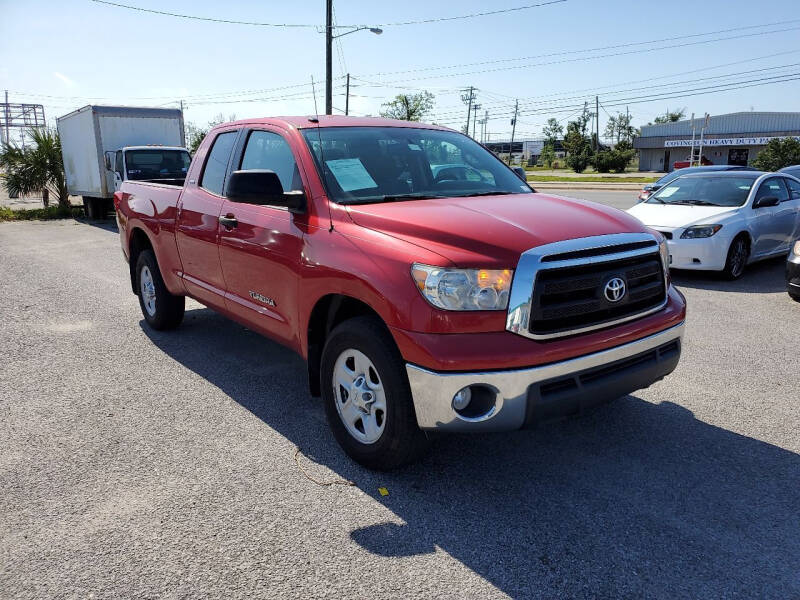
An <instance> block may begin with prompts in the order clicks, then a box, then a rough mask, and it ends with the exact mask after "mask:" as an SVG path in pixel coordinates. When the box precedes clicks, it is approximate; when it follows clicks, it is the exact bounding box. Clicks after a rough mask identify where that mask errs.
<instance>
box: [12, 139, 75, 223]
mask: <svg viewBox="0 0 800 600" xmlns="http://www.w3.org/2000/svg"><path fill="white" fill-rule="evenodd" d="M30 135H31V139H32V140H33V145H32V146H27V147H24V148H20V147H19V146H17V145H16V144H3V147H2V150H0V168H2V169H3V170H4V171H5V176H4V177H3V179H4V181H3V184H4V185H5V188H6V191H7V192H8V194H9V196H25V195H27V194H35V193H39V192H41V194H42V202H43V203H44V206H45V208H46V207H47V206H48V205H49V204H50V194H51V193H52V194H53V195H55V196H56V197H57V198H58V205H59V206H60V207H62V208H67V207H69V205H70V203H69V191H67V180H66V177H65V175H64V163H63V162H62V161H61V140H60V139H59V137H58V132H56V131H54V130H52V129H45V128H41V129H31V131H30Z"/></svg>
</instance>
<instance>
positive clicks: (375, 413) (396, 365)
mask: <svg viewBox="0 0 800 600" xmlns="http://www.w3.org/2000/svg"><path fill="white" fill-rule="evenodd" d="M320 377H321V382H320V383H321V389H322V396H323V400H324V402H325V413H326V415H327V417H328V423H329V425H330V427H331V429H332V431H333V434H334V436H335V437H336V440H337V441H338V442H339V445H341V447H342V448H343V449H344V451H345V452H346V453H347V454H348V455H349V456H350V457H351V458H352V459H353V460H355V461H356V462H358V463H360V464H361V465H363V466H365V467H367V468H368V469H375V470H379V471H387V470H390V469H395V468H397V467H400V466H403V465H406V464H409V463H411V462H414V461H415V460H417V459H418V458H420V457H421V456H422V455H423V454H424V453H425V451H426V450H427V447H428V440H427V438H426V437H425V434H424V433H423V432H422V431H421V430H420V429H419V427H418V426H417V419H416V415H415V413H414V405H413V402H412V399H411V390H410V388H409V385H408V378H407V376H406V373H405V368H404V364H403V360H402V358H401V356H400V353H399V351H398V350H397V348H396V346H395V345H394V340H393V339H392V338H391V336H390V335H389V333H388V332H387V331H386V328H385V327H384V326H383V324H382V323H381V322H380V321H379V320H378V319H376V318H373V317H356V318H353V319H349V320H347V321H345V322H344V323H341V324H340V325H338V326H337V327H336V328H335V329H334V330H333V331H332V332H331V334H330V336H329V337H328V340H327V341H326V343H325V348H324V349H323V351H322V368H321V374H320Z"/></svg>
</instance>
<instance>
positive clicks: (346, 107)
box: [344, 73, 350, 116]
mask: <svg viewBox="0 0 800 600" xmlns="http://www.w3.org/2000/svg"><path fill="white" fill-rule="evenodd" d="M349 114H350V73H348V74H347V92H346V93H345V96H344V116H347V115H349Z"/></svg>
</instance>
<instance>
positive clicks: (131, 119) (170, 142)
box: [56, 106, 190, 219]
mask: <svg viewBox="0 0 800 600" xmlns="http://www.w3.org/2000/svg"><path fill="white" fill-rule="evenodd" d="M56 123H57V125H58V133H59V137H60V139H61V155H62V157H63V161H64V173H65V175H66V179H67V189H68V190H69V193H70V194H72V195H73V196H82V197H83V206H84V208H85V210H86V213H87V216H88V217H89V218H91V219H97V218H103V217H105V215H106V214H107V213H108V211H109V209H110V208H111V206H112V198H113V196H114V192H115V191H116V190H118V189H119V188H120V186H121V185H122V182H123V181H125V180H126V179H128V178H130V179H143V178H145V177H146V178H148V179H164V178H171V179H180V178H181V177H182V176H185V174H186V167H188V166H189V162H190V157H189V152H188V151H187V150H186V148H184V147H183V146H184V145H185V142H184V127H183V112H182V111H180V110H178V109H174V108H144V107H142V108H140V107H134V106H84V107H83V108H79V109H78V110H75V111H72V112H71V113H69V114H66V115H64V116H63V117H59V118H58V119H57V120H56ZM126 157H127V159H128V163H130V164H129V165H128V167H129V168H125V158H126ZM181 169H183V170H181Z"/></svg>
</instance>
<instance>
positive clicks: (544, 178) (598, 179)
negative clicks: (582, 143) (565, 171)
mask: <svg viewBox="0 0 800 600" xmlns="http://www.w3.org/2000/svg"><path fill="white" fill-rule="evenodd" d="M657 179H658V177H612V176H609V175H588V176H585V177H583V176H582V177H565V176H561V175H531V174H528V181H533V182H536V181H539V182H548V181H567V182H570V183H653V182H654V181H656V180H657Z"/></svg>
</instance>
